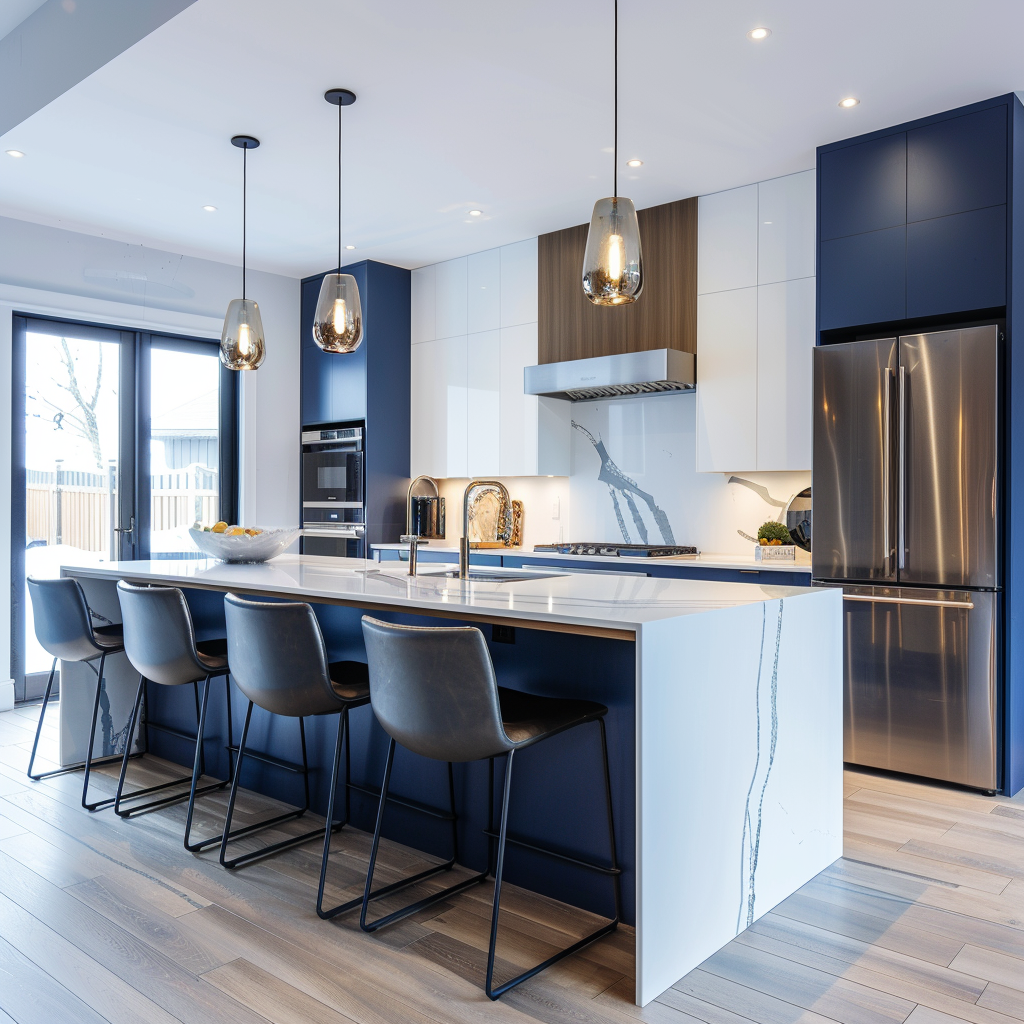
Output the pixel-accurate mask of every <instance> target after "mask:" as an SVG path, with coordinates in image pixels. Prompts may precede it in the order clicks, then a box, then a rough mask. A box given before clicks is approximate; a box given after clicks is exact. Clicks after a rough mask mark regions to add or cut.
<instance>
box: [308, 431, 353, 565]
mask: <svg viewBox="0 0 1024 1024" xmlns="http://www.w3.org/2000/svg"><path fill="white" fill-rule="evenodd" d="M302 529H303V540H304V543H303V551H304V552H305V553H307V554H337V555H348V556H350V557H356V558H359V557H362V551H361V550H359V549H361V548H362V540H363V535H364V533H365V530H366V514H365V505H364V480H363V428H362V427H352V426H327V427H320V428H317V429H313V430H304V431H303V432H302ZM314 538H315V539H316V540H317V541H319V540H321V539H322V540H324V541H328V542H329V541H332V540H333V541H349V542H358V544H352V543H348V544H342V545H337V544H333V545H332V544H329V543H328V544H323V543H317V542H314V543H310V540H311V539H314Z"/></svg>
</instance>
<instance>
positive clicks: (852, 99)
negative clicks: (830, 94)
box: [839, 96, 860, 110]
mask: <svg viewBox="0 0 1024 1024" xmlns="http://www.w3.org/2000/svg"><path fill="white" fill-rule="evenodd" d="M858 103H860V100H859V99H857V97H856V96H847V97H846V98H845V99H842V100H840V101H839V106H841V107H844V108H845V109H847V110H848V109H849V108H850V107H855V106H857V104H858Z"/></svg>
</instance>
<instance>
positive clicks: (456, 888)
mask: <svg viewBox="0 0 1024 1024" xmlns="http://www.w3.org/2000/svg"><path fill="white" fill-rule="evenodd" d="M389 799H390V798H389ZM453 866H454V864H453V862H452V861H448V862H447V863H445V864H438V865H437V866H435V867H432V868H427V870H426V871H421V872H420V873H419V874H417V875H413V876H412V877H411V878H404V879H402V881H400V882H392V883H391V884H390V885H385V886H384V888H382V889H378V890H377V891H376V892H371V893H370V895H369V897H368V898H367V900H366V902H367V903H371V902H373V901H374V900H379V899H381V898H383V897H384V896H389V895H391V893H394V892H399V891H400V890H402V889H407V888H408V887H409V886H410V885H415V884H416V883H417V882H422V881H424V880H425V879H427V878H430V877H431V875H437V874H440V873H441V872H442V871H450V870H451V869H452V867H453ZM486 880H487V872H486V871H481V872H480V874H477V875H472V876H471V877H469V878H464V879H463V880H462V881H461V882H456V883H455V884H454V885H450V886H448V888H447V889H442V890H441V891H440V892H435V893H431V895H429V896H424V897H423V899H421V900H417V901H416V902H415V903H410V904H409V906H407V907H402V908H401V910H396V911H394V912H393V913H391V914H388V915H387V916H386V917H381V918H378V919H377V920H376V921H366V920H365V919H364V920H363V921H360V927H361V928H362V929H363V931H365V932H375V931H376V930H377V929H378V928H384V927H385V926H387V925H389V924H394V923H395V922H396V921H401V920H402V919H403V918H406V917H410V916H411V915H412V914H418V913H419V912H420V911H421V910H426V909H427V907H432V906H433V905H434V904H435V903H440V902H441V901H442V900H445V899H447V898H448V897H449V896H454V895H455V894H456V893H459V892H462V890H463V889H468V888H469V887H470V886H471V885H479V883H480V882H484V881H486ZM356 902H357V903H362V902H363V900H357V901H356Z"/></svg>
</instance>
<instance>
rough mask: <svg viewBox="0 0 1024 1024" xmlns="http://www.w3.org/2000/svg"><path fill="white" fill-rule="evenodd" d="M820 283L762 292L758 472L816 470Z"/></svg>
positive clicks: (768, 287)
mask: <svg viewBox="0 0 1024 1024" xmlns="http://www.w3.org/2000/svg"><path fill="white" fill-rule="evenodd" d="M813 348H814V278H813V277H803V278H800V279H799V280H797V281H780V282H779V283H778V284H766V285H762V286H761V287H760V288H758V289H757V468H758V469H760V470H787V469H809V468H810V466H811V351H812V350H813Z"/></svg>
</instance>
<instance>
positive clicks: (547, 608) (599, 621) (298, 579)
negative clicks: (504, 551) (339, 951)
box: [62, 555, 825, 632]
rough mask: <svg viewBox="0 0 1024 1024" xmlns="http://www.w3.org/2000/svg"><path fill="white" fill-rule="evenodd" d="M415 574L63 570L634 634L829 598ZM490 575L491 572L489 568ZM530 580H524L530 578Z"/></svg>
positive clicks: (289, 559)
mask: <svg viewBox="0 0 1024 1024" xmlns="http://www.w3.org/2000/svg"><path fill="white" fill-rule="evenodd" d="M608 561H611V562H617V561H625V559H614V558H611V559H608ZM641 561H642V560H641ZM406 565H407V563H390V562H384V563H381V562H374V561H371V560H364V559H356V558H327V557H313V556H306V555H279V556H278V557H277V558H274V559H271V561H269V562H265V563H263V564H260V565H229V564H227V563H224V562H216V561H214V560H212V559H209V560H206V559H202V560H189V561H171V560H157V561H136V562H109V563H104V564H100V565H98V566H97V565H82V566H76V565H74V564H68V565H65V566H63V567H62V569H63V571H64V572H65V573H66V574H71V575H76V576H88V577H94V578H101V579H103V578H106V579H121V578H127V579H130V580H134V581H148V582H153V583H164V584H168V585H172V586H173V585H180V586H186V587H187V586H189V585H191V586H201V587H206V588H212V589H223V590H232V589H237V590H239V591H242V592H246V591H248V592H258V593H264V594H273V595H280V596H282V597H295V598H299V599H301V600H307V601H312V602H316V601H318V600H324V601H332V602H340V603H345V604H353V605H357V606H359V607H366V608H372V607H373V606H374V605H381V606H385V607H389V608H392V609H394V608H396V607H397V608H401V609H408V610H409V611H410V612H415V611H417V610H422V611H424V612H426V613H428V614H429V613H431V612H433V613H435V614H443V615H447V616H449V617H452V616H453V615H454V614H455V613H458V612H464V613H466V614H467V615H474V614H475V615H478V616H490V617H496V618H500V619H521V620H524V621H534V622H538V623H539V622H549V623H552V624H556V623H557V624H563V625H569V626H571V625H576V626H584V627H591V628H595V627H596V628H599V629H611V630H626V631H634V632H635V631H636V630H637V629H638V628H639V627H640V626H642V625H643V623H645V622H654V621H658V620H663V619H670V618H676V617H679V616H687V615H695V614H699V613H702V612H708V611H713V610H715V609H720V608H732V607H736V606H738V605H746V604H753V603H757V602H763V601H768V600H774V599H777V598H781V597H785V598H789V597H800V596H803V595H811V596H818V597H823V596H825V592H823V591H822V590H820V589H818V590H815V589H812V588H809V587H781V586H768V585H765V584H759V583H755V582H751V583H717V582H712V581H710V580H685V579H664V578H653V577H645V576H611V575H609V576H604V575H600V574H594V575H585V574H575V573H570V574H568V575H564V576H544V575H543V574H541V573H539V572H538V573H537V577H536V578H534V579H527V580H520V581H515V582H508V583H500V582H490V581H462V580H459V579H450V578H447V577H445V576H431V575H425V574H427V573H431V572H439V571H441V570H443V569H444V568H445V566H444V565H443V564H441V563H429V564H426V563H421V565H420V569H421V575H419V576H415V577H411V576H409V575H408V573H407V569H406ZM482 568H483V570H484V571H486V567H482ZM496 571H500V570H496ZM505 571H508V570H505ZM513 571H516V572H519V571H520V570H513ZM530 571H531V570H528V569H524V570H522V572H523V573H529V572H530Z"/></svg>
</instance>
